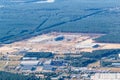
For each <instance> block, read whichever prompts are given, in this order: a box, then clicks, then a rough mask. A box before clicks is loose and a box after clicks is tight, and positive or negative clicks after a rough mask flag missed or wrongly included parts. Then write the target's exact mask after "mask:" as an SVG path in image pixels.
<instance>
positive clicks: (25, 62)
mask: <svg viewBox="0 0 120 80" xmlns="http://www.w3.org/2000/svg"><path fill="white" fill-rule="evenodd" d="M38 63H39V61H22V62H21V63H20V64H21V65H38Z"/></svg>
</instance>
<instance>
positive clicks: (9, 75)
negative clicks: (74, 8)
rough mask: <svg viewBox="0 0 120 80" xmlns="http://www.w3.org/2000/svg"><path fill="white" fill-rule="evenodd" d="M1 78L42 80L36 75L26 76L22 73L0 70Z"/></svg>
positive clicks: (6, 79) (7, 79)
mask: <svg viewBox="0 0 120 80" xmlns="http://www.w3.org/2000/svg"><path fill="white" fill-rule="evenodd" d="M0 80H41V79H39V78H37V77H35V76H34V75H31V76H24V75H22V74H14V73H9V72H3V71H0Z"/></svg>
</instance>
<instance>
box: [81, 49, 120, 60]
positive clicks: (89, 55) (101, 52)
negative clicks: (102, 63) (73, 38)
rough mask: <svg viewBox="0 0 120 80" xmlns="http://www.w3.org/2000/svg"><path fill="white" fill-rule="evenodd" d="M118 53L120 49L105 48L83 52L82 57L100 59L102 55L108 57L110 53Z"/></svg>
mask: <svg viewBox="0 0 120 80" xmlns="http://www.w3.org/2000/svg"><path fill="white" fill-rule="evenodd" d="M118 53H120V49H105V50H95V51H93V52H83V53H82V57H86V58H93V59H101V58H103V57H108V56H110V55H112V54H118Z"/></svg>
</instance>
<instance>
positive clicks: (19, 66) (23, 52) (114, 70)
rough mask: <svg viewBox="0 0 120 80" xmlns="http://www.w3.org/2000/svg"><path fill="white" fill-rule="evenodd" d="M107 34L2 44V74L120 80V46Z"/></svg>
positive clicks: (66, 35)
mask: <svg viewBox="0 0 120 80" xmlns="http://www.w3.org/2000/svg"><path fill="white" fill-rule="evenodd" d="M103 35H105V34H93V33H91V34H88V33H61V32H59V33H58V32H51V33H46V34H42V35H38V36H35V37H32V38H30V39H26V40H22V41H18V42H14V43H11V44H2V45H1V47H0V70H1V71H6V72H12V73H20V74H24V75H31V74H34V75H35V76H36V77H37V78H40V79H45V80H120V44H116V43H98V42H95V40H94V39H96V38H98V37H100V36H103Z"/></svg>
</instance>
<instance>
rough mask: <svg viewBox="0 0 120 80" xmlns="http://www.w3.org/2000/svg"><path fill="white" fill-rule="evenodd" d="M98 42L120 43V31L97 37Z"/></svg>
mask: <svg viewBox="0 0 120 80" xmlns="http://www.w3.org/2000/svg"><path fill="white" fill-rule="evenodd" d="M95 40H96V41H97V42H105V43H120V33H118V34H108V35H105V36H102V37H100V38H97V39H95Z"/></svg>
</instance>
